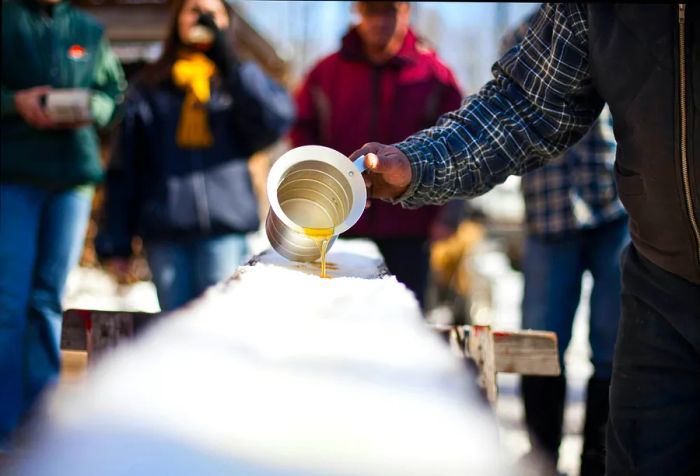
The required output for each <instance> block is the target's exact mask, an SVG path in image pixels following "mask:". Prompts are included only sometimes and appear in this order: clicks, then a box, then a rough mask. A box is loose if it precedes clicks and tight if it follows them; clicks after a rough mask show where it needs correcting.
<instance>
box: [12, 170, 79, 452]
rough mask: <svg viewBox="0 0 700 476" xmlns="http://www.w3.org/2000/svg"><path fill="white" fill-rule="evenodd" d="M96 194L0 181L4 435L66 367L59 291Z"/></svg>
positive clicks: (76, 252) (75, 257)
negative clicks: (62, 360)
mask: <svg viewBox="0 0 700 476" xmlns="http://www.w3.org/2000/svg"><path fill="white" fill-rule="evenodd" d="M91 204H92V193H91V192H87V191H84V190H68V191H63V192H50V191H46V190H43V189H40V188H35V187H31V186H25V185H14V184H5V183H3V184H0V440H3V439H5V438H7V437H8V436H9V435H10V433H11V432H12V431H13V430H14V429H15V427H16V426H17V424H18V423H19V422H20V420H21V418H22V416H23V415H24V414H25V412H26V411H27V410H29V409H30V408H31V406H32V404H33V403H34V402H35V400H36V398H37V397H38V395H39V394H40V393H41V391H42V390H43V389H44V388H45V387H46V386H47V385H48V384H49V383H51V382H52V381H53V380H54V379H55V378H57V377H58V371H59V369H60V334H61V298H62V295H63V291H64V287H65V283H66V279H67V277H68V273H69V272H70V270H71V269H72V268H73V266H75V265H76V264H77V261H78V258H79V257H80V251H81V249H82V245H83V240H84V236H85V230H86V227H87V223H88V219H89V217H90V208H91Z"/></svg>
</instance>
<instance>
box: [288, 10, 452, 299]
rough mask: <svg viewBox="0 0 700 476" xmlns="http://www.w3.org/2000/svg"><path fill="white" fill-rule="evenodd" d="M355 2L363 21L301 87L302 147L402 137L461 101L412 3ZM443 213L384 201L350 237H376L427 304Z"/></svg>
mask: <svg viewBox="0 0 700 476" xmlns="http://www.w3.org/2000/svg"><path fill="white" fill-rule="evenodd" d="M354 8H355V11H356V12H357V14H358V15H359V22H358V24H357V25H355V26H353V27H352V28H350V30H349V31H348V32H347V33H346V34H345V36H344V37H343V39H342V44H341V47H340V50H339V51H337V52H335V53H333V54H331V55H329V56H328V57H326V58H324V59H322V60H321V61H320V62H319V63H318V64H316V65H315V66H314V67H313V68H312V69H311V71H310V72H309V73H308V74H307V75H306V77H305V79H304V80H303V82H302V84H301V86H300V87H299V89H298V91H297V93H296V104H297V110H298V116H297V120H296V122H295V124H294V127H293V129H292V131H291V141H292V143H293V145H294V146H295V147H298V146H302V145H309V144H318V145H324V146H327V147H330V148H332V149H335V150H337V151H339V152H341V153H343V154H345V155H348V154H350V153H351V152H352V151H353V150H355V149H356V148H358V147H359V146H361V145H362V144H363V143H365V142H367V141H368V140H369V139H370V138H380V139H381V140H383V141H386V142H391V141H396V140H399V139H401V138H403V137H405V136H406V135H408V134H412V133H413V132H415V131H418V130H420V129H421V128H424V127H427V126H428V125H430V124H432V123H434V122H435V121H436V120H437V118H438V117H439V116H440V115H441V114H442V113H444V112H447V111H450V110H452V109H455V108H458V107H459V104H460V101H461V97H462V95H461V93H460V89H459V87H458V85H457V83H456V81H455V78H454V75H453V73H452V72H451V71H450V69H449V68H448V67H447V66H445V65H444V64H443V63H442V61H440V59H439V58H438V56H437V55H436V53H435V52H434V51H432V50H431V49H429V48H428V47H427V46H426V44H425V43H424V42H423V41H422V40H421V39H420V38H418V37H417V36H416V34H415V33H414V32H413V31H412V30H411V28H410V27H409V22H410V12H411V7H410V5H409V3H408V2H355V3H354ZM439 212H440V208H439V207H425V208H423V209H421V210H405V209H403V208H401V207H399V206H394V205H390V204H388V203H384V202H381V201H376V202H373V203H372V206H371V207H370V208H368V209H366V210H365V211H364V213H363V215H362V217H361V218H360V220H359V221H358V222H357V223H356V224H355V225H354V226H353V227H352V228H351V229H350V230H348V231H347V232H345V234H344V236H346V237H366V238H371V239H372V240H373V241H374V242H375V243H376V244H377V245H378V247H379V250H380V251H381V253H382V255H383V256H384V260H385V262H386V265H387V267H388V268H389V271H390V272H391V273H392V274H394V275H395V276H396V278H397V279H398V280H399V281H400V282H402V283H404V284H405V285H406V286H407V287H408V288H409V289H410V290H411V291H413V292H414V293H415V295H416V297H417V299H418V301H419V302H420V304H421V306H422V305H423V303H424V293H425V288H426V284H427V279H428V274H429V265H430V263H429V257H430V249H429V238H430V231H431V226H432V225H433V224H434V223H435V220H436V217H437V216H438V213H439Z"/></svg>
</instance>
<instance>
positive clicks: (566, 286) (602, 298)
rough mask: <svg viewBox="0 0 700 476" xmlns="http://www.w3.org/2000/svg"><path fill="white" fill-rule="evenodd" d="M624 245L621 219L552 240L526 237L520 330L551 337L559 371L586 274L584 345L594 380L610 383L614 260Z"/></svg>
mask: <svg viewBox="0 0 700 476" xmlns="http://www.w3.org/2000/svg"><path fill="white" fill-rule="evenodd" d="M628 242H629V232H628V230H627V218H621V219H618V220H615V221H613V222H610V223H607V224H605V225H602V226H600V227H597V228H593V229H590V230H582V231H580V232H578V233H576V234H574V235H572V236H569V237H566V238H562V239H558V240H546V239H541V238H537V237H534V236H530V237H528V238H527V240H526V243H525V250H524V257H523V274H524V280H525V290H524V297H523V306H522V313H523V316H522V317H523V320H522V327H523V328H524V329H527V328H530V329H539V330H547V331H553V332H556V334H557V340H558V345H559V359H560V363H561V365H562V369H564V361H563V356H564V351H565V350H566V348H567V346H568V345H569V342H570V341H571V333H572V327H573V322H574V316H575V315H576V309H577V308H578V304H579V300H580V297H581V279H582V277H583V273H584V271H586V270H588V271H590V273H591V275H592V277H593V289H592V291H591V296H590V304H589V307H590V318H589V328H590V333H589V342H590V345H591V350H592V357H591V361H592V363H593V368H594V376H595V377H600V378H610V375H611V373H612V361H613V352H614V348H615V339H616V337H617V326H618V322H619V320H620V288H621V284H620V280H621V278H620V255H621V253H622V249H623V248H624V247H625V245H626V244H627V243H628Z"/></svg>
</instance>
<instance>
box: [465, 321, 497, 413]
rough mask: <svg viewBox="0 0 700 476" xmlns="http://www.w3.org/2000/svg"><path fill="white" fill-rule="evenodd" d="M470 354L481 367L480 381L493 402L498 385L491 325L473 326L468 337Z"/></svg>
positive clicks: (480, 384)
mask: <svg viewBox="0 0 700 476" xmlns="http://www.w3.org/2000/svg"><path fill="white" fill-rule="evenodd" d="M467 348H468V351H469V356H470V357H471V358H472V359H474V362H475V363H476V365H477V367H478V368H479V379H478V383H479V386H480V387H481V388H483V389H484V390H485V391H486V397H487V398H488V400H489V402H491V403H492V404H493V403H495V402H496V396H497V394H498V392H497V387H496V364H495V353H494V345H493V333H492V332H491V328H490V327H489V326H471V331H470V332H469V338H468V339H467Z"/></svg>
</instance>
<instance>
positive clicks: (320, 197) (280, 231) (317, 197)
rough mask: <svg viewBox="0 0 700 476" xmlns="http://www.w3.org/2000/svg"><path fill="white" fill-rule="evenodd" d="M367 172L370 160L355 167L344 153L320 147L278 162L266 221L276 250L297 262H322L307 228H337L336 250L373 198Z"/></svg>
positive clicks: (302, 150) (297, 151)
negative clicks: (364, 172)
mask: <svg viewBox="0 0 700 476" xmlns="http://www.w3.org/2000/svg"><path fill="white" fill-rule="evenodd" d="M362 170H364V157H361V158H359V159H358V160H356V161H355V164H353V162H351V161H350V160H349V159H348V158H347V157H345V156H344V155H343V154H341V153H340V152H338V151H335V150H333V149H330V148H328V147H323V146H317V145H310V146H303V147H297V148H296V149H292V150H290V151H289V152H287V153H286V154H284V155H283V156H282V157H280V158H279V159H277V161H276V162H275V163H274V164H273V166H272V168H271V169H270V174H269V175H268V182H267V194H268V200H269V201H270V210H269V213H268V214H267V219H266V221H265V231H266V233H267V238H268V240H269V241H270V244H271V245H272V247H273V248H274V250H275V251H277V252H278V253H279V254H281V255H282V256H284V257H285V258H287V259H289V260H292V261H306V262H308V261H315V260H317V259H319V258H320V257H321V251H320V249H319V246H318V244H317V242H316V241H315V240H314V239H312V238H310V237H309V236H307V234H306V233H305V232H304V229H328V228H333V230H334V232H333V235H332V237H331V239H330V241H329V243H328V249H330V247H331V246H332V245H333V243H334V242H335V239H336V237H337V236H338V235H339V234H340V233H342V232H344V231H346V230H347V229H348V228H350V227H351V226H352V225H354V224H355V223H356V222H357V220H358V219H359V218H360V216H361V215H362V211H363V210H364V206H365V201H366V199H367V191H366V189H365V184H364V180H363V179H362Z"/></svg>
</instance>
